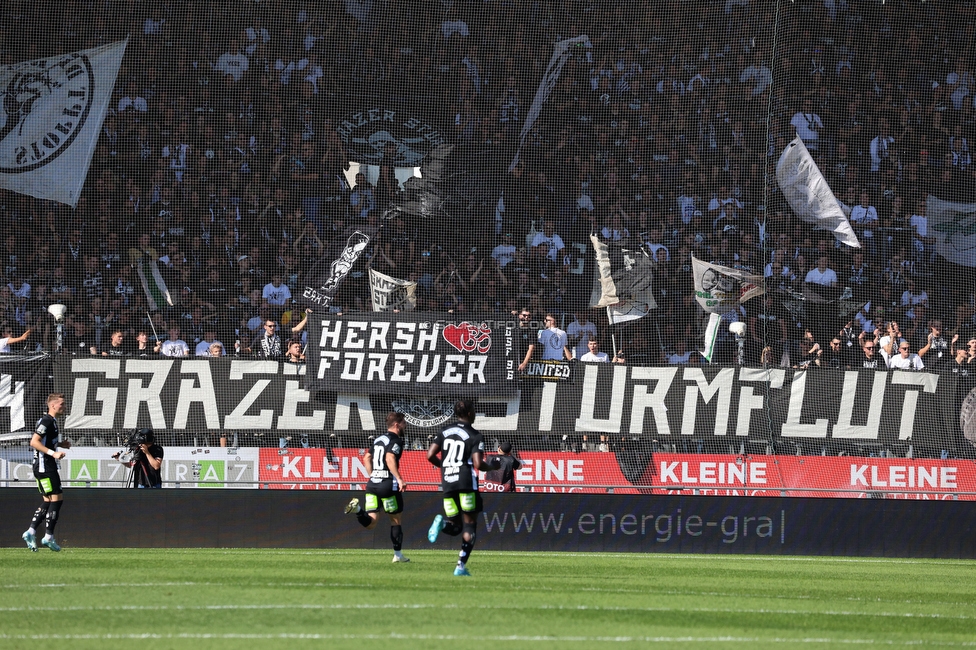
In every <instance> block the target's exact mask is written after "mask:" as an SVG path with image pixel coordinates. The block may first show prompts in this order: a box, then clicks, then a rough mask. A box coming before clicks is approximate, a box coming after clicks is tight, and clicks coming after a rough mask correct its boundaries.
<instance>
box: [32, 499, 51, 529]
mask: <svg viewBox="0 0 976 650" xmlns="http://www.w3.org/2000/svg"><path fill="white" fill-rule="evenodd" d="M47 507H48V502H47V501H45V502H44V504H43V505H41V507H39V508H38V509H37V510H35V511H34V516H33V517H32V518H31V525H30V528H29V529H28V531H27V532H29V533H30V534H31V535H33V534H34V533H36V532H37V527H38V526H40V525H41V522H42V521H44V515H46V514H47Z"/></svg>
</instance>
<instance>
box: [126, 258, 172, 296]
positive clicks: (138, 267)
mask: <svg viewBox="0 0 976 650" xmlns="http://www.w3.org/2000/svg"><path fill="white" fill-rule="evenodd" d="M158 259H159V254H158V253H157V252H156V249H154V248H146V249H141V248H139V247H138V246H135V247H132V248H130V249H129V263H130V264H131V265H132V268H133V269H134V270H135V272H136V277H137V278H139V286H140V287H142V292H143V293H144V294H145V296H146V305H147V306H148V307H149V311H158V310H160V309H162V308H163V307H165V306H167V305H168V306H170V307H172V306H173V297H172V296H171V295H170V292H169V288H167V286H166V281H165V280H164V279H163V275H162V273H160V272H159V265H158V264H157V263H156V260H158Z"/></svg>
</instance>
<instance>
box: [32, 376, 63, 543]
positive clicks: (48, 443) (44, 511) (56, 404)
mask: <svg viewBox="0 0 976 650" xmlns="http://www.w3.org/2000/svg"><path fill="white" fill-rule="evenodd" d="M62 413H64V395H62V394H61V393H51V394H50V395H48V396H47V413H45V414H44V415H42V416H41V419H40V420H38V421H37V426H35V427H34V435H32V436H31V441H30V446H31V448H32V449H33V450H34V464H33V469H34V478H35V479H36V480H37V489H38V490H40V492H41V498H42V499H44V503H42V504H41V507H40V508H38V509H37V511H36V512H34V517H33V518H31V524H30V528H28V529H27V530H26V531H24V534H23V535H21V537H23V539H24V541H25V542H26V543H27V548H29V549H30V550H32V551H36V550H37V538H36V537H35V535H36V534H37V527H38V526H40V525H41V522H42V521H43V522H44V528H45V529H44V538H43V539H42V540H41V544H43V545H44V546H46V547H48V548H49V549H51V550H52V551H60V550H61V547H60V546H58V543H57V542H56V541H54V526H55V525H56V524H57V523H58V513H59V512H60V511H61V503H62V497H63V496H64V495H63V494H62V493H61V476H60V475H59V474H58V463H57V461H58V460H59V459H61V458H64V452H63V451H58V444H59V441H58V435H59V432H58V420H57V418H58V416H59V415H61V414H62ZM60 445H61V446H62V447H64V448H65V449H68V448H69V447H71V443H69V442H68V441H67V440H65V441H64V442H61V443H60Z"/></svg>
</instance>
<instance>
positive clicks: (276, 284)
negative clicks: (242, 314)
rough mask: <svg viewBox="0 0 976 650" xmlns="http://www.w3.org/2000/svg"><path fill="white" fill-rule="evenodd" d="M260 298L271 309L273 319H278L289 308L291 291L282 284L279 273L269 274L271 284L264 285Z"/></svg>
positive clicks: (276, 271)
mask: <svg viewBox="0 0 976 650" xmlns="http://www.w3.org/2000/svg"><path fill="white" fill-rule="evenodd" d="M261 298H262V299H263V300H264V301H265V302H266V303H267V304H268V306H269V307H271V309H272V310H273V313H272V316H273V317H274V318H275V319H280V318H281V314H282V313H283V312H285V311H287V310H288V308H289V307H290V306H291V291H290V290H289V289H288V285H286V284H282V281H281V272H280V271H278V270H275V271H273V272H272V273H271V282H269V283H268V284H266V285H264V290H263V291H262V292H261Z"/></svg>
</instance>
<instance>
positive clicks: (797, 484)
mask: <svg viewBox="0 0 976 650" xmlns="http://www.w3.org/2000/svg"><path fill="white" fill-rule="evenodd" d="M622 456H623V455H622V454H610V453H600V452H581V453H566V452H540V451H532V452H528V451H527V452H519V453H518V457H519V459H520V460H521V461H522V468H521V469H519V470H517V471H516V472H515V483H516V485H517V486H518V489H519V491H521V492H551V493H567V492H579V493H590V494H594V493H606V492H613V493H615V494H638V493H641V494H672V493H681V492H687V493H693V494H700V495H711V496H767V497H776V496H788V497H822V498H873V497H876V496H879V495H882V494H884V495H886V496H887V498H898V499H919V500H926V499H927V500H934V499H962V500H976V465H974V464H973V463H972V462H968V461H964V460H934V459H933V460H922V459H905V458H865V457H856V456H842V457H838V456H832V457H831V456H814V457H810V456H806V457H804V456H752V455H732V454H654V455H653V456H652V457H651V459H650V460H649V462H648V463H647V465H646V466H645V468H644V473H643V475H642V476H641V477H640V478H639V480H636V481H635V482H634V483H632V482H630V481H628V480H627V479H626V478H625V477H624V474H623V472H622V470H621V463H622V462H626V459H625V458H623V457H622ZM400 472H401V474H402V475H403V478H404V480H405V481H406V483H407V490H408V491H436V490H439V489H440V488H439V481H440V473H439V470H438V469H437V468H436V467H434V466H433V465H431V464H430V463H429V462H428V461H427V455H426V452H423V451H405V452H403V456H402V457H401V458H400ZM258 477H259V480H260V481H261V487H262V488H268V489H280V490H361V489H364V487H365V485H366V481H367V479H368V477H369V470H368V469H367V468H366V466H365V465H364V464H363V450H362V449H347V448H343V449H333V450H331V452H327V451H326V450H323V449H302V448H298V449H293V448H290V449H261V450H260V463H259V470H258ZM480 477H481V483H480V489H481V490H482V491H483V492H501V491H503V490H502V486H499V485H496V484H494V483H491V482H489V481H487V480H485V473H484V472H480ZM967 492H968V493H972V494H965V493H967Z"/></svg>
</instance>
